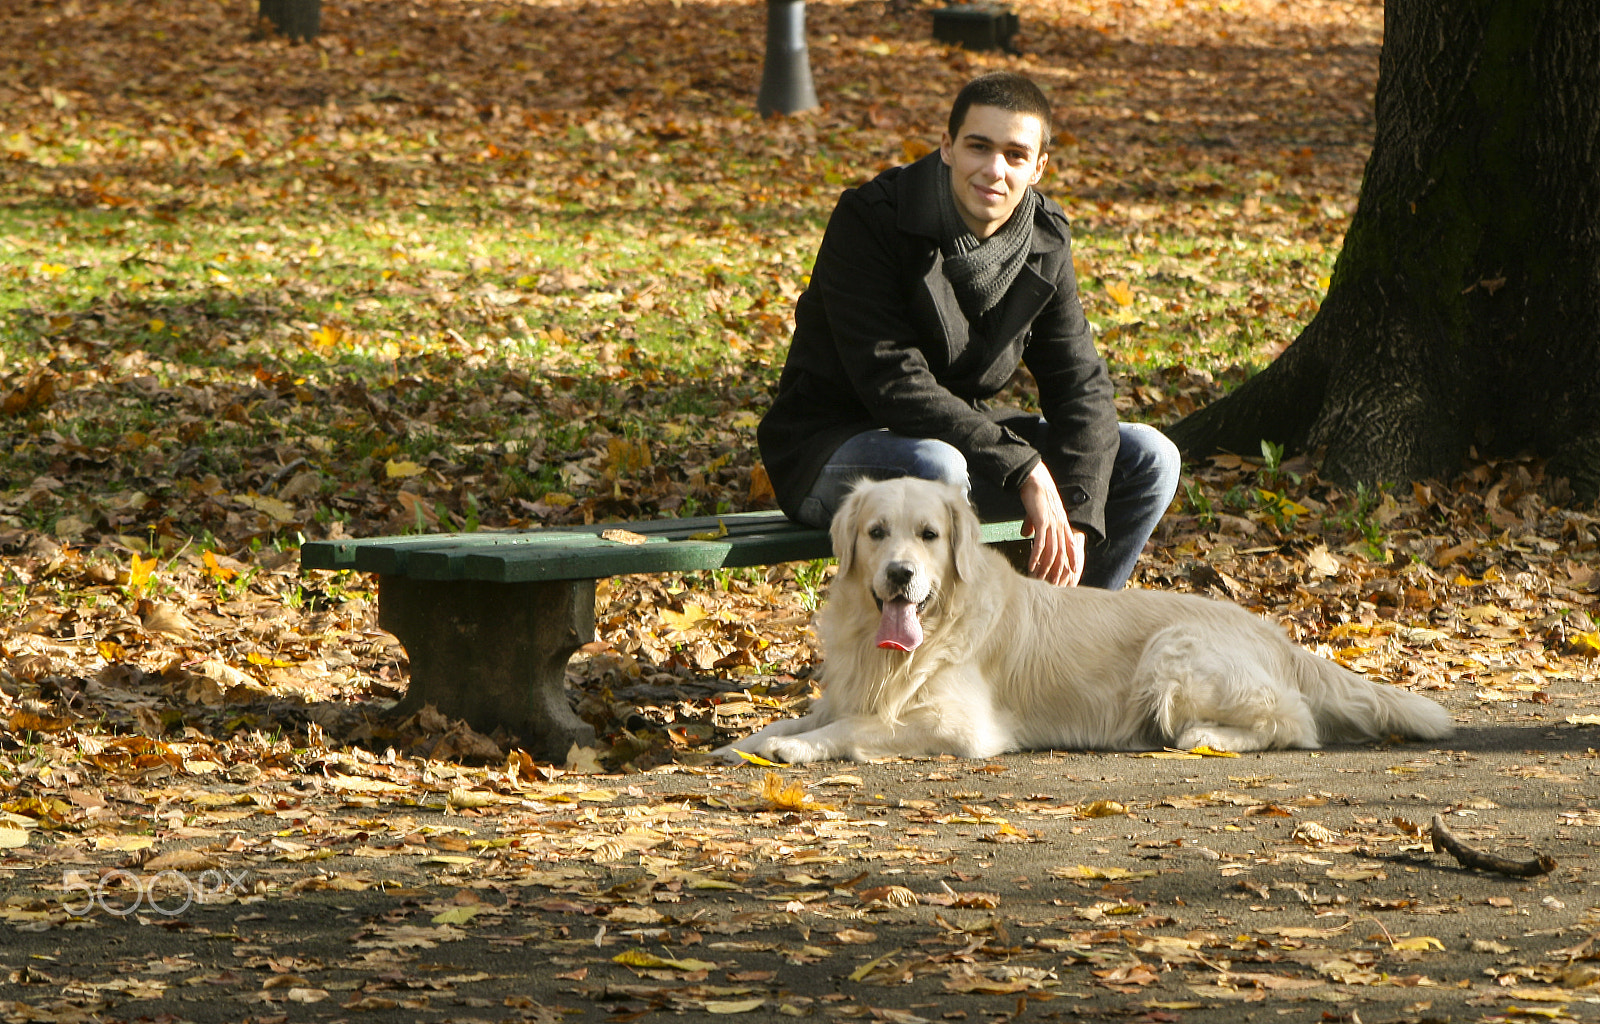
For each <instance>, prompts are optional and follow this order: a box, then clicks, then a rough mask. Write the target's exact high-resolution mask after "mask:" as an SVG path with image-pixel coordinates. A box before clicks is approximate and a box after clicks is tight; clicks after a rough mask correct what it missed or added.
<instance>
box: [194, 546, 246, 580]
mask: <svg viewBox="0 0 1600 1024" xmlns="http://www.w3.org/2000/svg"><path fill="white" fill-rule="evenodd" d="M200 560H201V561H202V562H204V563H205V565H206V573H207V575H209V576H210V577H211V578H212V579H214V580H218V581H220V582H223V583H226V582H227V581H229V580H231V579H233V578H234V576H236V575H238V574H237V573H235V572H234V571H233V570H232V569H229V568H228V567H227V566H224V565H219V564H218V563H217V555H216V552H214V551H207V552H206V553H205V554H203V555H201V556H200Z"/></svg>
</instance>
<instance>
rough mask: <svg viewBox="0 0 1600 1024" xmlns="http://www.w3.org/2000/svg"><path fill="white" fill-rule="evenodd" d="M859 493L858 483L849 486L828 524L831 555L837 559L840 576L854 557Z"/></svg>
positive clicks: (848, 567) (844, 573)
mask: <svg viewBox="0 0 1600 1024" xmlns="http://www.w3.org/2000/svg"><path fill="white" fill-rule="evenodd" d="M860 495H861V487H860V485H859V484H858V485H856V486H855V487H853V488H851V490H850V493H849V494H847V495H845V499H844V502H843V503H842V504H841V505H840V506H839V511H837V512H835V513H834V514H833V522H832V523H830V524H829V526H828V536H829V537H830V538H831V539H832V541H833V556H834V557H835V558H837V559H838V560H839V575H840V576H844V575H847V574H848V573H849V572H850V563H851V562H853V561H855V557H856V517H857V516H858V515H859V514H860V513H859V511H858V510H859V509H860V507H861V501H860Z"/></svg>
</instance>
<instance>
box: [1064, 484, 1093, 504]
mask: <svg viewBox="0 0 1600 1024" xmlns="http://www.w3.org/2000/svg"><path fill="white" fill-rule="evenodd" d="M1065 497H1066V499H1067V504H1068V505H1073V506H1076V505H1082V504H1083V503H1084V502H1086V501H1088V500H1089V492H1088V491H1086V490H1084V489H1083V488H1082V487H1079V486H1078V485H1077V484H1073V485H1072V486H1071V487H1068V488H1067V493H1066V495H1065Z"/></svg>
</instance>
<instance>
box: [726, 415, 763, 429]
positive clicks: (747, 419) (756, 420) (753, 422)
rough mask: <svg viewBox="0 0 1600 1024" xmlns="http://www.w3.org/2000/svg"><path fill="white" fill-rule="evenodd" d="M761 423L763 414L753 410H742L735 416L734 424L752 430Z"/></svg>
mask: <svg viewBox="0 0 1600 1024" xmlns="http://www.w3.org/2000/svg"><path fill="white" fill-rule="evenodd" d="M760 423H761V415H760V414H759V413H753V412H742V413H740V414H739V415H737V416H735V417H734V418H733V425H734V426H735V427H737V428H739V429H740V430H751V429H754V428H755V427H756V426H758V425H760Z"/></svg>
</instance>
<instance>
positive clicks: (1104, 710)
mask: <svg viewBox="0 0 1600 1024" xmlns="http://www.w3.org/2000/svg"><path fill="white" fill-rule="evenodd" d="M832 537H833V548H834V553H835V554H836V555H837V556H838V559H839V572H838V576H837V577H836V578H835V580H834V582H833V584H832V587H831V588H830V591H829V600H828V603H827V605H826V607H825V608H824V609H823V611H822V613H821V617H820V625H819V629H820V632H821V635H822V640H823V646H824V651H825V654H826V658H827V660H826V663H825V665H824V667H823V671H822V683H823V687H824V692H823V696H822V698H821V699H820V700H819V701H818V702H817V705H816V707H815V708H813V709H812V711H811V713H810V714H808V715H806V716H805V717H803V718H798V719H788V720H785V721H781V722H776V723H774V724H772V725H769V726H767V727H766V728H765V729H762V730H761V731H759V732H757V733H755V734H754V735H752V736H749V737H746V738H745V739H742V740H739V741H738V742H736V743H733V744H731V745H730V747H728V748H723V751H722V753H724V754H725V755H726V756H729V757H736V755H734V754H733V753H732V748H738V749H739V750H743V751H747V752H749V753H752V754H757V755H759V756H762V757H766V758H769V759H771V760H775V761H787V762H805V761H828V760H835V759H853V760H868V759H871V758H875V757H884V756H891V755H897V754H898V755H916V754H955V755H958V756H963V757H990V756H992V755H995V754H999V753H1003V752H1006V751H1013V750H1039V749H1086V750H1148V749H1154V748H1159V747H1163V746H1176V747H1182V748H1194V747H1199V746H1208V747H1212V748H1214V749H1218V750H1232V751H1249V750H1265V749H1271V748H1281V747H1305V748H1314V747H1317V746H1319V745H1321V744H1322V743H1324V742H1329V741H1351V740H1368V739H1379V738H1384V737H1389V736H1405V737H1412V738H1416V739H1428V740H1435V739H1442V738H1444V737H1446V736H1449V735H1450V733H1451V731H1452V723H1451V719H1450V715H1449V714H1448V713H1447V712H1446V711H1445V709H1444V708H1442V707H1440V706H1439V705H1438V704H1436V703H1434V702H1433V701H1431V700H1428V699H1427V698H1426V697H1422V696H1419V695H1417V694H1414V693H1410V692H1407V691H1405V690H1401V689H1397V688H1396V687H1393V686H1388V685H1384V684H1379V683H1373V682H1370V681H1368V680H1366V679H1363V678H1361V677H1360V676H1358V675H1356V674H1355V673H1353V672H1349V671H1347V670H1346V669H1344V668H1341V667H1340V666H1338V665H1336V664H1334V663H1333V662H1331V661H1328V660H1326V659H1323V658H1319V657H1316V656H1315V655H1312V654H1310V653H1308V652H1306V651H1304V650H1301V649H1300V648H1299V647H1297V646H1295V645H1294V644H1293V643H1291V642H1290V640H1289V639H1288V638H1287V637H1286V636H1285V635H1284V634H1283V633H1282V632H1281V631H1280V630H1279V629H1278V628H1277V627H1275V626H1272V625H1270V624H1268V623H1266V622H1264V621H1262V620H1261V619H1258V618H1257V617H1255V616H1254V615H1251V614H1250V613H1249V612H1246V611H1245V610H1243V609H1241V608H1239V607H1237V606H1235V605H1231V604H1225V603H1223V602H1220V601H1211V600H1207V599H1205V598H1200V597H1195V596H1192V595H1184V594H1169V593H1161V592H1156V591H1149V590H1125V591H1122V592H1120V593H1110V592H1107V591H1101V590H1091V589H1087V588H1060V587H1053V586H1051V585H1049V584H1048V583H1043V582H1040V581H1038V580H1032V579H1028V578H1026V577H1024V576H1021V575H1018V574H1017V573H1016V572H1015V571H1014V570H1013V569H1012V568H1011V566H1010V565H1009V564H1008V563H1007V562H1006V560H1005V558H1004V557H1003V556H1002V555H1000V554H999V553H998V552H996V551H993V550H991V549H989V548H988V547H987V546H986V545H984V544H983V543H982V541H981V538H980V536H979V527H978V520H977V518H976V516H975V515H974V514H973V513H972V511H971V509H970V508H969V507H968V506H967V503H966V502H965V500H964V499H963V498H962V497H961V496H960V495H959V494H958V493H957V492H956V491H955V490H953V489H952V488H949V487H947V486H945V485H942V484H937V483H932V482H929V481H925V480H917V479H912V478H901V479H896V480H888V481H879V482H869V483H865V484H862V485H861V486H859V487H858V488H856V489H855V490H854V491H853V492H852V493H851V494H850V496H849V497H848V498H847V499H846V500H845V502H844V505H843V506H842V507H841V508H840V509H839V513H838V515H837V516H835V517H834V520H833V527H832ZM897 596H899V597H905V598H908V599H910V600H911V601H912V602H914V603H918V604H919V605H920V606H921V622H922V627H923V631H924V637H925V638H924V640H923V642H922V643H921V645H920V646H918V647H917V648H916V649H915V650H913V651H911V652H909V653H904V652H901V651H896V650H885V649H880V648H878V647H877V646H875V638H876V633H877V630H878V623H879V618H880V616H879V608H880V607H881V604H880V602H882V601H883V600H884V599H888V598H894V597H897Z"/></svg>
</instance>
